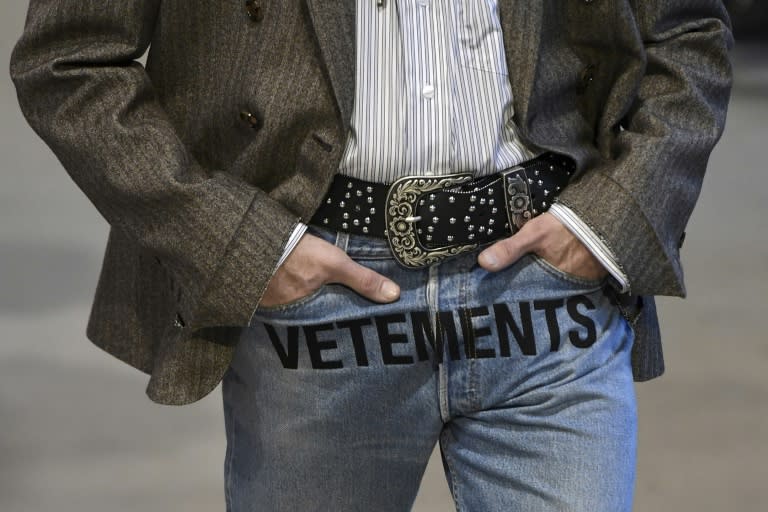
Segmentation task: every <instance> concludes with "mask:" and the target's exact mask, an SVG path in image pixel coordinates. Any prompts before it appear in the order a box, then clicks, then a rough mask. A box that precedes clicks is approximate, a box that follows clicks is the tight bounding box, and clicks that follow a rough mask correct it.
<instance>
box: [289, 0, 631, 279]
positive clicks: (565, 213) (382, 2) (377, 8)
mask: <svg viewBox="0 0 768 512" xmlns="http://www.w3.org/2000/svg"><path fill="white" fill-rule="evenodd" d="M356 38H357V62H356V69H357V76H356V87H355V102H354V107H353V112H352V119H351V129H350V132H349V134H348V138H347V142H346V146H345V148H344V153H343V155H342V158H341V162H340V164H339V169H338V172H339V173H341V174H344V175H349V176H354V177H357V178H361V179H364V180H369V181H378V182H382V183H389V182H392V181H394V180H395V179H397V178H398V177H401V176H405V175H409V174H426V175H441V174H452V173H457V172H471V173H473V174H474V175H475V176H482V175H486V174H492V173H494V172H498V171H500V170H503V169H506V168H508V167H512V166H515V165H517V164H519V163H521V162H523V161H525V160H528V159H530V158H533V157H535V156H536V155H538V154H539V153H540V152H541V150H539V149H537V148H534V147H532V145H531V144H530V143H528V144H526V143H524V142H523V141H522V140H521V139H520V136H519V134H518V131H517V128H516V126H515V124H514V122H513V115H514V110H513V106H512V89H511V85H510V81H509V76H508V73H509V71H508V70H507V64H506V60H505V53H504V42H503V38H502V31H501V25H500V21H499V15H498V3H497V0H358V1H357V28H356ZM513 72H514V70H513ZM550 212H551V213H552V214H553V215H555V216H556V217H557V218H558V219H559V220H560V221H561V222H563V224H565V225H566V226H567V227H568V228H569V229H570V230H571V231H572V232H573V233H574V234H575V235H576V236H577V237H578V238H579V239H580V240H581V241H582V242H583V243H584V244H585V245H586V246H587V247H588V248H589V249H590V250H591V251H592V252H593V254H595V256H596V257H597V258H598V259H599V260H600V261H601V263H603V265H604V266H605V267H606V268H607V269H608V271H609V272H610V273H611V274H612V275H613V276H614V277H615V278H616V279H617V280H618V282H619V284H620V286H621V288H622V289H623V291H626V290H627V289H628V286H627V280H626V276H625V275H624V274H623V273H622V272H621V270H620V268H619V266H618V265H617V264H616V261H615V258H614V257H613V255H612V254H611V252H610V250H609V249H608V248H607V247H606V246H605V245H604V244H602V243H601V242H600V239H599V237H597V236H596V235H595V234H594V233H593V232H592V231H591V230H590V228H589V227H588V226H587V225H585V224H584V223H583V222H582V221H581V220H580V219H579V218H578V216H576V214H575V213H573V212H572V211H571V210H569V209H568V208H567V207H565V206H562V205H558V204H555V205H553V206H552V207H551V208H550ZM305 230H306V225H305V224H303V223H300V224H299V226H297V228H296V230H295V231H294V233H293V235H292V236H291V238H290V240H289V241H288V244H287V245H286V248H285V251H284V253H283V257H282V258H281V260H280V263H279V264H281V263H282V261H283V260H284V259H285V257H286V256H287V255H288V253H289V252H290V251H291V250H292V249H293V247H294V246H295V244H296V243H297V242H298V240H299V239H300V238H301V236H302V235H303V234H304V231H305ZM279 264H278V266H279Z"/></svg>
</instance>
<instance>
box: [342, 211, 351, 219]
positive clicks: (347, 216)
mask: <svg viewBox="0 0 768 512" xmlns="http://www.w3.org/2000/svg"><path fill="white" fill-rule="evenodd" d="M341 216H342V217H344V218H345V219H348V218H349V214H348V213H347V212H344V213H343V214H342V215H341Z"/></svg>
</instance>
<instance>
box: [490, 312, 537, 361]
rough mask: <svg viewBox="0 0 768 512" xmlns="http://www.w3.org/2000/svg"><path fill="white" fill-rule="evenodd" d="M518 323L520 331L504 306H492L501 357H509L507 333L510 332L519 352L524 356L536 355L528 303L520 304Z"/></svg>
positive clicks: (510, 313)
mask: <svg viewBox="0 0 768 512" xmlns="http://www.w3.org/2000/svg"><path fill="white" fill-rule="evenodd" d="M519 309H520V323H521V324H522V329H521V328H520V326H519V325H518V324H517V322H515V318H514V317H513V316H512V312H511V311H510V310H509V308H508V307H507V305H506V304H503V303H499V304H494V305H493V315H494V317H495V319H496V332H498V335H499V353H500V355H501V356H502V357H509V356H510V348H509V332H508V330H511V331H512V336H514V338H515V340H516V341H517V344H518V346H519V347H520V351H521V352H522V353H523V354H524V355H526V356H535V355H536V338H535V337H534V332H533V320H532V319H531V305H530V303H528V302H520V303H519Z"/></svg>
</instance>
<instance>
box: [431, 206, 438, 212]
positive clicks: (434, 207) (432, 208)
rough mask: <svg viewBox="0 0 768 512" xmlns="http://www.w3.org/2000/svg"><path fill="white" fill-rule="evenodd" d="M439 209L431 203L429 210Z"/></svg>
mask: <svg viewBox="0 0 768 512" xmlns="http://www.w3.org/2000/svg"><path fill="white" fill-rule="evenodd" d="M436 209H437V207H436V206H435V205H433V204H431V205H429V211H431V212H433V211H435V210H436Z"/></svg>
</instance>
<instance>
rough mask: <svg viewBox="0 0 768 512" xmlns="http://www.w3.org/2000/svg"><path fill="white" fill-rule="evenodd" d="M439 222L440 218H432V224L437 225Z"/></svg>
mask: <svg viewBox="0 0 768 512" xmlns="http://www.w3.org/2000/svg"><path fill="white" fill-rule="evenodd" d="M439 220H440V217H432V224H437V222H438V221H439Z"/></svg>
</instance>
